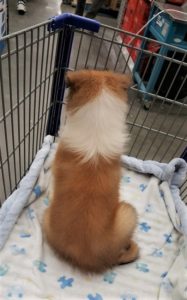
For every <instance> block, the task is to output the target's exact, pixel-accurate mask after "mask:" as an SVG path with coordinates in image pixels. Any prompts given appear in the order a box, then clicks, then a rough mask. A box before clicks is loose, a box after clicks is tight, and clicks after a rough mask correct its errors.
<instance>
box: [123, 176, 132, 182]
mask: <svg viewBox="0 0 187 300" xmlns="http://www.w3.org/2000/svg"><path fill="white" fill-rule="evenodd" d="M122 180H123V182H126V183H130V182H131V178H130V177H129V176H123V177H122Z"/></svg>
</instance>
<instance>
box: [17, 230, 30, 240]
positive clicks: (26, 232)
mask: <svg viewBox="0 0 187 300" xmlns="http://www.w3.org/2000/svg"><path fill="white" fill-rule="evenodd" d="M19 236H20V237H21V238H24V239H25V238H30V237H31V234H30V233H29V232H28V231H21V232H20V233H19Z"/></svg>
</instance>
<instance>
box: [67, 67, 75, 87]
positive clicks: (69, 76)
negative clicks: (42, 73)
mask: <svg viewBox="0 0 187 300" xmlns="http://www.w3.org/2000/svg"><path fill="white" fill-rule="evenodd" d="M75 77H76V76H75V73H74V72H73V71H68V72H66V74H65V83H66V87H68V88H73V86H74V85H75V82H76V78H75Z"/></svg>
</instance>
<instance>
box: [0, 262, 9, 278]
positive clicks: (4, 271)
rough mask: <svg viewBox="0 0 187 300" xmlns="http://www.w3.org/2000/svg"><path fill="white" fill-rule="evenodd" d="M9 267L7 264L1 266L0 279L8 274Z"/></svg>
mask: <svg viewBox="0 0 187 300" xmlns="http://www.w3.org/2000/svg"><path fill="white" fill-rule="evenodd" d="M8 270H9V266H8V265H7V264H2V265H0V277H3V276H5V275H6V274H7V272H8Z"/></svg>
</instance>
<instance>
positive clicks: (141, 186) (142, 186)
mask: <svg viewBox="0 0 187 300" xmlns="http://www.w3.org/2000/svg"><path fill="white" fill-rule="evenodd" d="M146 187H147V185H146V184H143V183H142V184H140V185H139V189H140V191H141V192H144V191H145V189H146Z"/></svg>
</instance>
